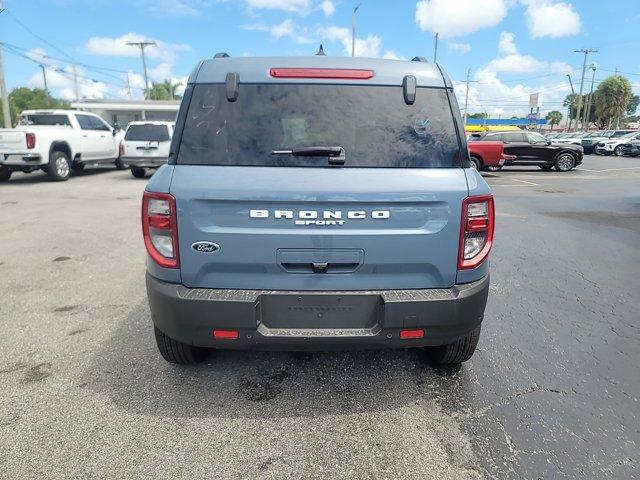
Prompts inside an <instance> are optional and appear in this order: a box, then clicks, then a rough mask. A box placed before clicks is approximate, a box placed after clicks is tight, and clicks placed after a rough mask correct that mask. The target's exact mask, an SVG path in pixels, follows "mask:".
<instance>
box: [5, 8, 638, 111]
mask: <svg viewBox="0 0 640 480" xmlns="http://www.w3.org/2000/svg"><path fill="white" fill-rule="evenodd" d="M4 3H5V8H6V10H7V11H5V12H3V13H2V14H0V41H2V42H4V43H6V44H7V45H8V46H7V47H6V48H5V50H4V62H5V74H6V77H7V84H8V87H9V88H14V87H17V86H22V85H27V86H31V87H42V73H41V69H40V67H39V65H38V62H40V63H41V64H43V65H45V68H46V71H47V78H48V82H49V89H50V90H51V91H52V92H53V94H54V95H57V96H61V97H63V98H69V99H70V98H73V96H74V89H73V80H72V78H73V75H72V73H71V72H72V67H71V64H72V63H73V62H75V63H77V64H78V66H77V74H78V78H79V82H80V94H81V96H85V97H98V98H128V89H127V87H126V81H127V77H128V80H129V83H130V85H131V86H132V97H133V98H140V97H141V94H142V88H143V86H144V82H143V80H142V76H141V73H142V66H141V61H140V55H139V52H137V51H136V50H135V49H132V48H131V47H128V46H127V45H126V42H127V41H139V40H143V39H145V40H153V41H156V42H157V44H158V46H157V47H151V48H150V49H149V50H148V64H149V71H150V76H151V78H152V79H153V80H162V79H165V78H168V79H172V80H173V81H175V82H184V80H185V78H186V76H188V74H189V73H190V71H191V69H192V68H193V66H194V65H195V64H196V62H197V61H198V60H199V59H201V58H205V57H210V56H212V55H213V54H214V53H215V52H218V51H226V52H228V53H229V54H230V55H232V56H242V55H305V54H313V53H315V51H316V50H317V48H318V45H319V43H320V42H322V43H323V44H324V46H325V50H326V51H327V53H328V54H329V55H347V54H348V53H349V50H350V45H351V33H350V28H351V12H352V10H353V8H354V6H355V5H357V3H361V4H362V5H361V7H360V9H359V11H358V14H357V39H358V40H357V46H356V54H357V55H362V56H375V57H383V56H385V57H389V58H409V59H410V58H412V57H414V56H416V55H421V56H425V57H427V58H429V59H431V58H432V56H433V45H434V40H433V35H434V33H435V32H436V31H437V32H439V34H440V38H441V41H440V49H439V55H438V61H439V63H441V64H442V65H443V66H444V67H445V69H446V70H448V72H449V74H450V75H451V77H452V78H453V79H454V80H456V92H457V94H458V95H459V100H460V102H462V101H463V100H464V85H463V84H462V83H461V82H462V81H463V80H464V78H465V76H466V72H467V70H470V75H471V79H472V80H474V82H475V83H473V84H471V88H470V103H471V107H470V108H471V111H487V112H488V113H489V114H491V115H494V114H495V115H511V114H514V113H527V111H528V107H527V102H528V95H529V94H530V93H533V92H538V91H539V92H541V102H542V103H541V108H542V110H543V111H546V110H550V109H554V108H560V107H561V104H562V99H563V98H564V97H565V96H566V95H567V93H569V92H570V87H569V84H568V80H567V77H566V75H567V74H571V76H572V79H573V82H574V85H575V87H576V89H577V88H578V87H579V82H580V71H581V66H582V58H583V57H582V56H581V55H580V54H578V53H574V50H576V49H580V48H584V47H598V48H599V49H600V50H599V52H598V53H596V54H592V55H591V56H590V59H589V61H590V63H591V62H593V63H594V64H595V65H596V68H597V70H596V74H595V81H596V85H597V83H598V82H599V81H601V80H602V79H604V78H606V77H607V76H608V75H610V74H613V71H614V70H615V69H616V68H617V69H618V70H619V71H620V72H624V73H625V75H626V76H627V77H628V78H629V79H630V81H631V82H632V84H633V86H634V90H635V92H636V93H638V92H639V91H640V55H638V52H639V51H640V48H639V47H640V40H639V38H640V37H639V36H638V33H637V32H638V30H637V26H638V25H639V24H640V3H639V2H638V0H616V1H614V2H608V3H606V4H605V3H602V2H598V1H595V0H573V1H564V2H561V1H556V0H482V1H480V0H421V1H408V0H397V1H395V2H389V1H383V0H361V2H356V1H351V0H226V1H225V0H130V1H111V0H5V1H4ZM25 57H26V58H25ZM30 59H32V60H36V62H34V61H32V60H30ZM126 72H129V73H128V74H127V73H126ZM586 83H587V84H590V74H588V78H587V82H586Z"/></svg>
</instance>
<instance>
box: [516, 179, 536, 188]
mask: <svg viewBox="0 0 640 480" xmlns="http://www.w3.org/2000/svg"><path fill="white" fill-rule="evenodd" d="M512 180H513V181H514V182H522V183H524V184H525V185H529V186H531V187H539V186H540V185H538V184H537V183H533V182H530V181H528V180H520V179H519V178H513V179H512Z"/></svg>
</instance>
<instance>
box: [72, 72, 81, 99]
mask: <svg viewBox="0 0 640 480" xmlns="http://www.w3.org/2000/svg"><path fill="white" fill-rule="evenodd" d="M73 89H74V92H75V94H76V102H77V101H78V100H80V95H79V94H78V72H77V70H76V66H75V64H74V65H73Z"/></svg>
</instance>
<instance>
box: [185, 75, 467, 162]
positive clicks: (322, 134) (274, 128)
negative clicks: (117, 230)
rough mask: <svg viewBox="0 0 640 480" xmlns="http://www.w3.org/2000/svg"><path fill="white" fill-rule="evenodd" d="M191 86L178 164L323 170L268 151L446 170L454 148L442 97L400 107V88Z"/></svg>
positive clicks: (431, 94) (421, 95) (429, 94)
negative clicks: (332, 153) (314, 151)
mask: <svg viewBox="0 0 640 480" xmlns="http://www.w3.org/2000/svg"><path fill="white" fill-rule="evenodd" d="M225 91H226V90H225V86H224V85H196V86H195V88H194V91H193V97H192V99H191V104H190V106H189V111H188V114H187V119H186V123H185V127H184V132H183V134H182V142H181V145H180V151H179V156H178V159H177V163H181V164H206V165H253V166H259V165H262V166H269V165H271V166H326V165H327V163H328V162H327V159H326V157H325V158H323V157H305V156H292V155H288V154H280V155H274V154H272V152H273V151H274V150H289V149H294V148H302V147H315V146H324V147H326V146H339V147H342V148H344V150H345V163H344V165H345V166H347V167H451V166H453V165H455V164H456V159H457V155H458V154H459V150H460V146H459V142H458V138H457V134H456V129H455V126H454V121H453V114H452V112H451V108H450V106H449V101H448V99H447V95H446V92H445V91H444V90H443V89H434V88H419V89H418V91H417V95H416V101H415V103H414V104H413V105H407V104H405V102H404V97H403V93H402V88H401V87H395V86H367V87H363V86H357V85H300V84H297V85H252V84H241V85H240V92H239V96H238V99H237V100H236V101H235V102H229V101H228V100H227V98H226V93H225Z"/></svg>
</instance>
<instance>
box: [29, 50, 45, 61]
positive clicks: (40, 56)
mask: <svg viewBox="0 0 640 480" xmlns="http://www.w3.org/2000/svg"><path fill="white" fill-rule="evenodd" d="M25 55H26V56H27V57H29V58H30V59H31V60H35V61H36V62H42V61H44V60H45V59H46V56H47V52H46V51H45V50H43V49H42V48H34V49H32V50H29V51H28V52H27V53H26V54H25Z"/></svg>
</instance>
